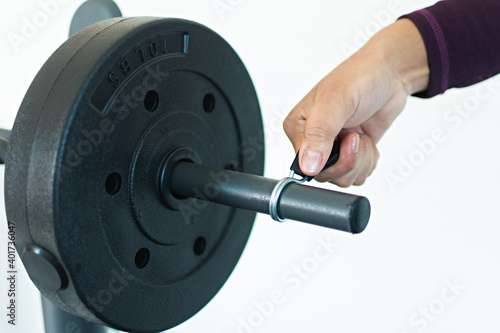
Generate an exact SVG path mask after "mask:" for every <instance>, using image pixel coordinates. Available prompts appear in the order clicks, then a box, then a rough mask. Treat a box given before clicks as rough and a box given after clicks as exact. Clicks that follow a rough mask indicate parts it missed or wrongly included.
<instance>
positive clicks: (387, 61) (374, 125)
mask: <svg viewBox="0 0 500 333" xmlns="http://www.w3.org/2000/svg"><path fill="white" fill-rule="evenodd" d="M428 82H429V67H428V64H427V54H426V50H425V45H424V43H423V40H422V37H421V36H420V33H419V31H418V29H417V27H416V26H415V25H414V24H413V22H411V21H410V20H408V19H402V20H399V21H397V22H395V23H394V24H392V25H391V26H389V27H387V28H385V29H384V30H382V31H380V32H379V33H377V34H376V35H375V36H374V37H373V38H372V39H371V40H370V41H369V42H368V43H367V44H366V45H365V46H363V47H362V48H361V49H360V50H359V51H358V52H356V53H355V54H354V55H353V56H352V57H350V58H349V59H347V60H346V61H344V62H343V63H342V64H341V65H339V66H338V67H337V68H335V69H334V70H333V71H332V72H330V73H329V74H328V75H327V76H326V77H325V78H323V79H322V80H321V81H320V82H319V83H318V84H317V85H316V86H315V87H314V88H313V89H312V90H311V91H310V92H309V93H308V94H307V95H306V96H305V97H304V99H302V101H301V102H300V103H299V104H298V105H297V106H296V107H295V108H294V109H293V110H292V111H291V112H290V114H289V115H288V116H287V118H286V119H285V121H284V124H283V127H284V129H285V132H286V134H287V135H288V138H289V139H290V141H291V142H292V144H293V146H294V148H295V151H296V152H297V151H298V150H299V149H300V156H299V163H300V167H301V170H302V171H303V172H304V173H305V174H307V175H311V176H314V175H316V174H318V173H319V172H320V171H321V170H322V168H323V167H324V165H325V163H326V161H327V160H328V157H329V154H330V152H331V150H332V147H333V141H334V139H335V138H336V137H338V139H340V140H342V143H341V147H340V157H339V160H338V161H337V163H336V164H334V165H333V166H332V167H331V168H329V169H328V170H325V171H324V172H323V173H321V175H319V176H318V177H317V178H316V179H317V180H318V181H322V182H325V181H330V182H332V183H334V184H337V185H339V186H341V187H348V186H351V185H353V184H354V185H361V184H363V183H364V182H365V180H366V178H367V177H368V176H369V175H370V174H371V173H372V171H373V170H374V169H375V166H376V164H377V161H378V158H379V153H378V150H377V147H376V144H377V142H378V141H379V140H380V138H381V137H382V135H383V134H384V133H385V131H387V129H388V128H389V126H390V125H391V124H392V122H393V121H394V119H396V117H397V116H398V115H399V114H400V113H401V111H402V110H403V108H404V106H405V104H406V100H407V98H408V96H409V95H411V94H413V93H416V92H419V91H423V90H425V89H426V88H427V86H428Z"/></svg>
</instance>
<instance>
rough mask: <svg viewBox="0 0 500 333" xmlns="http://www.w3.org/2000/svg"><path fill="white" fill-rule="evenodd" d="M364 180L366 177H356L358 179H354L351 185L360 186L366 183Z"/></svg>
mask: <svg viewBox="0 0 500 333" xmlns="http://www.w3.org/2000/svg"><path fill="white" fill-rule="evenodd" d="M366 178H367V177H364V176H363V177H358V179H356V181H355V182H354V184H353V185H355V186H361V185H363V184H364V183H365V182H366Z"/></svg>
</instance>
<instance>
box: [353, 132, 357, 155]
mask: <svg viewBox="0 0 500 333" xmlns="http://www.w3.org/2000/svg"><path fill="white" fill-rule="evenodd" d="M358 149H359V134H356V135H355V136H354V137H353V138H352V151H353V152H354V154H357V153H358Z"/></svg>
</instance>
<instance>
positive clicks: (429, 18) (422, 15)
mask: <svg viewBox="0 0 500 333" xmlns="http://www.w3.org/2000/svg"><path fill="white" fill-rule="evenodd" d="M402 18H407V19H410V20H411V21H412V22H413V23H414V24H415V25H416V26H417V28H418V30H419V31H420V34H421V35H422V38H423V40H424V44H425V48H426V50H427V61H428V63H429V69H430V77H429V86H428V87H427V90H425V91H422V92H419V93H416V94H414V96H416V97H421V98H431V97H434V96H436V95H438V94H442V93H444V92H445V91H446V89H448V82H449V74H450V59H449V55H448V47H447V45H446V41H445V39H444V34H443V31H442V30H441V27H440V26H439V23H438V21H437V20H436V18H435V17H434V15H432V13H431V12H429V11H428V10H426V9H422V10H418V11H416V12H413V13H411V14H408V15H404V16H402V17H400V18H399V19H402Z"/></svg>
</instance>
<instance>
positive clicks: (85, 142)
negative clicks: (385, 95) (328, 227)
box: [5, 18, 264, 332]
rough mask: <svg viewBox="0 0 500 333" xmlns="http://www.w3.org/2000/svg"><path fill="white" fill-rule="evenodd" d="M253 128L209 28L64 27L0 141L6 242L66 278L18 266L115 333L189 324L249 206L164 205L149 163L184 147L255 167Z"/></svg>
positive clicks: (239, 246)
mask: <svg viewBox="0 0 500 333" xmlns="http://www.w3.org/2000/svg"><path fill="white" fill-rule="evenodd" d="M262 133H263V131H262V119H261V114H260V109H259V105H258V100H257V96H256V93H255V90H254V87H253V84H252V82H251V79H250V77H249V75H248V73H247V71H246V69H245V67H244V65H243V63H242V62H241V60H240V59H239V57H238V56H237V54H236V53H235V52H234V51H233V49H232V48H231V47H230V46H229V45H228V44H227V43H226V42H225V41H224V40H223V39H222V38H221V37H220V36H218V35H217V34H216V33H214V32H212V31H211V30H209V29H208V28H206V27H204V26H202V25H200V24H197V23H194V22H190V21H185V20H179V19H160V18H130V19H124V18H116V19H110V20H106V21H103V22H99V23H97V24H95V25H92V26H90V27H88V28H86V29H84V30H83V31H81V32H78V33H76V34H75V35H74V36H73V37H72V38H70V39H69V40H68V41H67V42H66V43H65V44H63V45H62V46H61V47H60V48H59V49H58V50H57V51H56V52H55V53H54V54H53V55H52V56H51V57H50V58H49V60H48V61H47V62H46V64H45V65H44V66H43V68H42V69H41V70H40V72H39V73H38V75H37V76H36V78H35V80H34V81H33V83H32V85H31V86H30V89H29V90H28V92H27V94H26V97H25V99H24V101H23V103H22V105H21V108H20V110H19V113H18V116H17V119H16V123H15V125H14V129H13V131H12V135H11V138H10V144H9V148H8V157H7V160H8V161H7V166H6V184H5V194H6V209H7V217H8V220H9V221H10V222H13V223H14V224H15V226H16V234H17V247H18V251H19V253H21V254H22V253H25V251H27V249H30V248H32V247H33V246H36V248H39V249H40V251H38V252H40V253H43V254H44V257H43V260H41V261H39V260H38V259H36V258H35V259H33V256H36V255H37V254H36V253H33V251H28V252H27V253H30V254H29V256H30V259H29V260H30V261H31V262H35V264H36V263H38V262H42V263H43V265H37V264H36V265H35V266H36V267H46V264H47V263H53V264H54V265H55V266H54V267H55V269H54V268H53V267H49V268H47V269H48V271H50V272H58V274H60V276H59V277H60V278H61V281H63V279H64V277H65V276H67V278H68V281H67V285H64V284H63V283H57V284H55V283H47V281H45V280H44V279H41V278H39V277H38V276H37V275H39V274H31V272H30V271H28V273H30V277H31V278H32V280H33V282H34V283H35V284H36V286H37V287H38V288H39V289H40V291H41V292H42V293H43V294H44V296H46V297H47V298H48V299H49V300H50V301H51V302H53V303H55V304H56V305H58V306H59V307H61V308H62V309H64V310H66V311H68V312H70V313H72V314H75V315H77V316H80V317H82V318H85V319H87V320H90V321H92V322H95V323H99V324H105V325H108V326H111V327H114V328H117V329H121V330H125V331H134V332H155V331H161V330H166V329H168V328H171V327H174V326H176V325H178V324H180V323H182V322H183V321H185V320H187V319H189V318H190V317H192V316H193V315H194V314H195V313H197V312H198V311H199V310H200V309H201V308H203V307H204V306H205V305H206V304H207V303H208V302H209V301H210V300H211V299H212V298H213V296H214V295H215V294H216V293H217V292H218V290H219V289H220V288H221V287H222V285H223V284H224V282H225V281H226V280H227V278H228V277H229V275H230V274H231V272H232V270H233V269H234V267H235V265H236V263H237V261H238V259H239V257H240V255H241V253H242V251H243V249H244V246H245V244H246V241H247V239H248V237H249V234H250V231H251V229H252V226H253V221H254V218H255V213H254V212H250V211H246V210H241V209H234V208H229V207H225V206H221V205H216V204H205V205H198V206H196V205H195V204H196V203H197V201H189V200H186V201H185V202H186V205H180V206H179V207H175V208H176V209H173V208H169V207H168V206H167V205H165V204H164V202H163V200H162V198H161V195H160V188H159V173H160V169H161V166H162V163H163V161H164V160H165V158H166V157H167V156H168V155H169V154H170V153H171V152H173V151H175V150H176V149H178V148H180V147H188V148H189V149H191V150H192V151H194V152H195V154H196V155H197V156H199V158H200V160H201V163H202V164H204V165H207V166H210V167H217V168H224V167H227V166H228V165H231V166H232V167H234V168H237V169H238V170H240V171H243V172H246V173H251V174H256V175H262V173H263V162H264V161H263V159H264V151H263V149H254V150H253V151H251V152H249V149H250V148H248V147H247V140H248V138H255V137H260V136H262ZM35 252H36V251H35ZM47 258H49V259H50V260H47ZM52 274H54V273H52Z"/></svg>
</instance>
